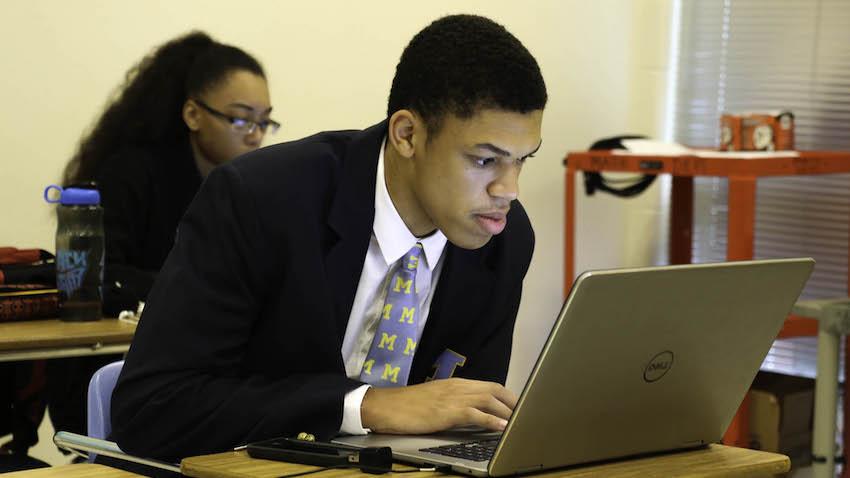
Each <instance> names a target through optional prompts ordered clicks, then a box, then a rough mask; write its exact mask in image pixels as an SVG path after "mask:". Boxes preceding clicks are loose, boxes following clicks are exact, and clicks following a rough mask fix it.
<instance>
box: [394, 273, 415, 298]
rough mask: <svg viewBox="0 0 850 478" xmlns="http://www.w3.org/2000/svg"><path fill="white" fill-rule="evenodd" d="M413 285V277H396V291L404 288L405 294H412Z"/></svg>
mask: <svg viewBox="0 0 850 478" xmlns="http://www.w3.org/2000/svg"><path fill="white" fill-rule="evenodd" d="M412 286H413V279H407V280H404V279H402V278H401V277H396V278H395V286H394V287H393V291H394V292H401V289H404V293H405V294H410V288H411V287H412Z"/></svg>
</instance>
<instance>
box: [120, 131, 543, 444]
mask: <svg viewBox="0 0 850 478" xmlns="http://www.w3.org/2000/svg"><path fill="white" fill-rule="evenodd" d="M386 128H387V125H386V122H384V123H381V124H379V125H376V126H374V127H372V128H370V129H368V130H365V131H362V132H361V131H343V132H327V133H321V134H318V135H315V136H312V137H309V138H306V139H303V140H300V141H296V142H292V143H286V144H280V145H276V146H271V147H268V148H264V149H261V150H258V151H256V152H253V153H250V154H248V155H246V156H244V157H242V158H240V159H237V160H235V161H234V162H232V163H230V164H228V165H225V166H223V167H219V168H217V169H216V170H214V171H213V173H212V174H210V176H209V177H208V179H207V181H206V182H205V183H204V185H203V186H202V187H201V190H200V192H199V193H198V196H197V197H196V198H195V201H194V202H193V203H192V205H191V206H190V208H189V211H188V212H187V214H186V216H185V217H184V219H183V221H182V222H181V223H180V227H179V230H178V234H177V240H176V243H175V247H174V250H173V251H172V252H171V254H170V255H169V257H168V260H167V261H166V263H165V265H164V267H163V269H162V271H161V273H160V276H159V278H158V279H157V282H156V283H155V285H154V288H153V290H152V291H151V294H150V297H149V300H148V303H147V305H146V309H145V312H144V315H143V318H142V320H141V323H140V324H139V328H138V331H137V333H136V338H135V340H134V341H133V345H132V347H131V349H130V352H129V354H128V356H127V361H126V364H125V366H124V370H123V372H122V374H121V377H120V379H119V381H118V386H117V388H116V390H115V393H114V395H113V401H112V421H113V430H114V432H113V433H114V436H113V438H114V439H116V441H117V442H118V444H119V445H120V447H121V448H122V449H123V450H124V451H126V452H129V453H132V454H137V455H144V456H151V457H159V458H163V459H171V460H175V459H179V458H181V457H185V456H190V455H199V454H206V453H214V452H221V451H224V450H227V449H229V448H231V447H233V446H236V445H239V444H243V443H246V442H251V441H256V440H261V439H266V438H271V437H276V436H283V435H289V436H292V435H295V434H297V433H298V432H301V431H305V432H310V433H313V434H316V435H317V436H319V437H323V438H327V437H329V436H331V435H333V434H334V433H336V432H337V431H338V430H339V427H340V423H341V421H342V413H343V399H344V396H345V394H346V392H348V391H350V390H352V389H354V388H356V387H358V386H359V385H361V383H360V382H358V381H356V380H352V379H349V378H347V377H346V374H345V367H344V365H343V360H342V356H341V353H340V349H341V347H342V340H343V335H344V334H345V329H346V325H347V322H348V317H349V314H350V311H351V306H352V303H353V301H354V295H355V292H356V290H357V285H358V281H359V279H360V272H361V269H362V267H363V261H364V258H365V256H366V251H367V249H368V245H369V239H370V236H371V233H372V222H373V219H374V213H375V212H374V204H375V201H374V196H375V174H376V168H377V159H378V152H379V148H380V146H381V141H382V139H383V137H384V135H385V134H386ZM533 243H534V238H533V233H532V229H531V226H530V224H529V221H528V217H527V216H526V214H525V211H524V210H523V208H522V206H521V205H520V204H519V203H518V202H514V203H513V204H512V207H511V212H510V213H509V215H508V223H507V227H506V229H505V230H504V232H503V233H502V234H500V235H498V236H495V237H494V238H493V239H492V240H491V241H490V242H489V243H488V244H487V245H485V246H484V247H482V248H480V249H477V250H464V249H460V248H458V247H455V246H454V245H451V244H448V245H447V246H446V250H445V251H444V254H446V258H445V262H444V266H443V270H442V274H441V276H440V280H439V283H438V285H437V289H436V291H435V295H434V299H433V302H432V305H431V309H430V314H429V317H428V322H427V325H426V326H425V330H424V332H423V335H422V338H421V340H420V342H419V346H418V347H417V350H416V356H415V358H414V361H413V366H412V370H411V374H410V377H409V383H410V384H413V383H420V382H423V381H424V380H425V379H426V378H427V377H428V376H429V375H430V374H431V373H433V368H434V364H435V362H436V361H437V359H438V357H439V356H440V355H441V354H443V353H444V352H445V351H446V350H447V349H450V350H451V351H453V352H455V353H457V354H460V355H462V356H464V357H466V361H465V363H464V365H463V366H461V367H457V368H456V369H455V371H454V374H455V376H460V377H467V378H476V379H482V380H492V381H497V382H501V383H504V380H505V376H506V374H507V368H508V362H509V358H510V352H511V339H512V334H513V328H514V321H515V319H516V313H517V308H518V306H519V301H520V295H521V289H522V280H523V277H524V276H525V273H526V271H527V269H528V265H529V262H530V260H531V254H532V249H533Z"/></svg>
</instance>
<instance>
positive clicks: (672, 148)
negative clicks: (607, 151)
mask: <svg viewBox="0 0 850 478" xmlns="http://www.w3.org/2000/svg"><path fill="white" fill-rule="evenodd" d="M622 143H623V146H624V147H625V148H626V149H615V150H613V151H611V153H612V154H645V155H653V156H679V155H683V154H691V153H692V151H691V149H689V148H686V147H684V146H682V145H681V144H679V143H665V142H664V141H656V140H653V139H624V140H623V141H622Z"/></svg>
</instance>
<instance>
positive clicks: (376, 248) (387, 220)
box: [340, 138, 446, 435]
mask: <svg viewBox="0 0 850 478" xmlns="http://www.w3.org/2000/svg"><path fill="white" fill-rule="evenodd" d="M385 146H386V138H385V139H384V144H382V145H381V151H380V153H378V171H377V177H376V180H375V221H374V223H372V237H371V239H370V240H369V249H368V250H367V251H366V258H365V260H364V261H363V271H362V272H361V274H360V282H359V283H358V284H357V294H356V295H355V296H354V304H353V305H352V307H351V315H349V317H348V326H347V327H346V329H345V339H344V340H343V342H342V360H343V362H344V363H345V373H346V375H348V377H349V378H353V379H358V378H359V377H360V369H361V368H362V367H363V362H364V361H365V360H366V355H367V354H368V353H369V348H370V347H371V345H372V339H373V337H374V336H375V331H376V330H377V328H378V322H379V318H380V314H381V311H382V310H383V306H384V301H385V300H386V295H387V291H386V282H387V281H388V280H389V279H390V277H392V274H393V273H395V270H396V269H397V268H398V267H400V266H401V258H402V257H403V256H404V254H405V253H407V251H409V250H410V249H411V248H412V247H413V246H414V245H416V243H417V242H421V243H422V248H423V249H424V253H425V258H424V259H425V260H424V262H421V261H420V266H419V268H418V269H417V271H416V284H415V286H416V291H417V293H418V294H419V297H420V300H421V301H422V303H421V304H420V305H419V311H420V314H419V323H418V324H417V326H418V327H419V334H420V336H421V334H422V329H424V328H425V322H426V320H427V319H428V312H429V310H430V308H431V299H432V298H433V296H434V290H436V288H437V281H438V280H439V278H440V271H441V270H442V268H443V250H444V249H445V247H446V236H444V235H443V233H442V232H441V231H439V230H437V231H436V232H434V233H433V234H431V235H430V236H428V237H425V238H418V237H416V236H414V235H413V234H412V233H411V232H410V230H409V229H408V228H407V226H406V225H405V224H404V220H402V218H401V216H399V214H398V211H397V210H396V208H395V205H394V204H393V201H392V199H391V198H390V194H389V191H387V183H386V180H385V178H384V147H385ZM423 266H426V267H423ZM414 353H415V352H414ZM368 389H369V385H363V386H362V387H359V388H357V389H355V390H352V391H351V392H348V393H347V394H346V395H345V404H344V410H343V418H342V426H341V427H340V431H341V432H342V433H348V434H352V435H363V434H366V433H368V432H369V430H367V429H365V428H363V424H362V422H361V419H360V405H361V404H362V403H363V397H364V395H366V391H367V390H368Z"/></svg>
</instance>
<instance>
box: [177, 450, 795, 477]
mask: <svg viewBox="0 0 850 478" xmlns="http://www.w3.org/2000/svg"><path fill="white" fill-rule="evenodd" d="M315 468H316V467H313V466H306V465H294V464H290V463H282V462H277V461H269V460H258V459H254V458H251V457H249V456H248V454H247V452H245V451H238V452H227V453H218V454H215V455H205V456H196V457H191V458H186V459H185V460H183V462H182V463H181V464H180V471H181V472H182V473H183V474H184V475H186V476H191V477H195V478H249V477H252V478H253V477H256V478H276V477H278V476H281V475H285V474H291V473H298V472H301V471H308V470H312V469H315ZM790 468H791V461H790V460H789V459H788V457H787V456H785V455H777V454H775V453H767V452H763V451H756V450H747V449H744V448H734V447H728V446H723V445H710V446H709V447H708V448H704V449H701V450H695V451H686V452H680V453H668V454H664V455H658V456H652V457H647V458H637V459H631V460H622V461H616V462H611V463H605V464H601V465H592V466H582V467H571V468H566V469H562V470H557V471H552V472H548V473H540V474H536V475H529V476H534V477H546V478H549V477H563V478H586V477H597V476H605V477H622V478H627V477H628V478H633V477H638V476H664V477H690V476H693V477H696V476H700V477H711V476H723V477H737V476H776V475H782V474H783V473H787V472H788V470H789V469H790ZM395 469H396V470H405V469H410V468H409V467H407V466H404V465H396V468H395ZM329 475H333V477H334V478H344V477H353V476H375V475H367V474H365V473H362V472H360V471H359V470H357V469H351V470H348V469H346V470H330V471H327V472H324V473H317V474H316V475H315V476H316V477H321V476H329ZM403 476H405V477H411V478H415V477H416V478H421V477H425V476H446V475H445V474H443V473H436V472H421V473H406V474H404V475H403Z"/></svg>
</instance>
